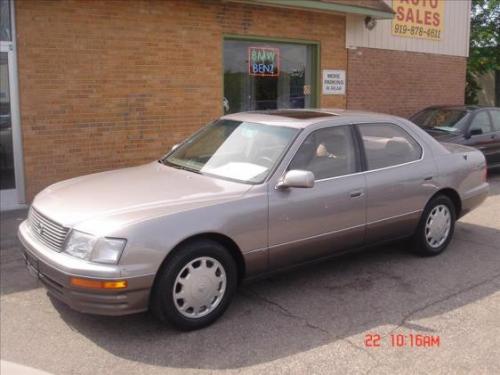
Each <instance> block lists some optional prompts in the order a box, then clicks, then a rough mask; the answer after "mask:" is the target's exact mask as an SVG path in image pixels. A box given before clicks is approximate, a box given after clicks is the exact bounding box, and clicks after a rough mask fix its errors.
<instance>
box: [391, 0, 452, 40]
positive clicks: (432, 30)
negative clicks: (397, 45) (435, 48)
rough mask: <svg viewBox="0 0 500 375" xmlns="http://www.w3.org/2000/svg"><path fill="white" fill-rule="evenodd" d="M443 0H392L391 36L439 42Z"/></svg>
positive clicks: (441, 28) (441, 31)
mask: <svg viewBox="0 0 500 375" xmlns="http://www.w3.org/2000/svg"><path fill="white" fill-rule="evenodd" d="M444 2H445V0H392V9H393V10H394V12H396V15H395V16H394V18H393V20H392V34H393V35H396V36H404V37H408V38H421V39H431V40H441V36H442V33H443V19H444Z"/></svg>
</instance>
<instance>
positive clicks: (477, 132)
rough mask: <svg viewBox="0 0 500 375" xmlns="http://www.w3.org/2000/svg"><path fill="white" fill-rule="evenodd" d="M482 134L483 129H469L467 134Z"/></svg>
mask: <svg viewBox="0 0 500 375" xmlns="http://www.w3.org/2000/svg"><path fill="white" fill-rule="evenodd" d="M481 134H483V129H471V130H470V131H469V136H472V135H481Z"/></svg>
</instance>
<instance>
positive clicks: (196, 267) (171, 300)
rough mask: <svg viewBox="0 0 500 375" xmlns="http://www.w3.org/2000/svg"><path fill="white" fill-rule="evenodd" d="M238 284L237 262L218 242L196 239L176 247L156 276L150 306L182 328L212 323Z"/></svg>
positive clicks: (198, 326) (221, 311) (157, 315)
mask: <svg viewBox="0 0 500 375" xmlns="http://www.w3.org/2000/svg"><path fill="white" fill-rule="evenodd" d="M236 286H237V268H236V263H235V261H234V259H233V257H232V256H231V254H229V252H228V251H227V250H226V249H225V248H224V247H223V246H222V245H221V244H219V243H218V242H215V241H212V240H205V239H203V240H196V241H192V242H189V243H186V244H184V245H182V246H181V247H180V248H178V249H176V252H175V254H174V255H173V256H172V257H171V258H170V259H168V260H167V263H166V264H165V265H164V267H163V268H162V270H161V273H160V274H159V275H158V278H157V281H156V283H155V287H154V289H153V294H152V300H151V309H152V311H153V314H154V315H155V316H156V317H157V318H159V319H160V320H162V321H167V322H169V323H170V324H172V325H173V326H174V327H176V328H178V329H181V330H193V329H198V328H202V327H204V326H207V325H209V324H211V323H213V322H214V321H215V320H216V319H217V318H219V317H220V316H221V315H222V314H223V313H224V311H225V310H226V308H227V307H228V305H229V303H230V301H231V299H232V296H233V294H234V292H235V290H236Z"/></svg>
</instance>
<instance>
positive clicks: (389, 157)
mask: <svg viewBox="0 0 500 375" xmlns="http://www.w3.org/2000/svg"><path fill="white" fill-rule="evenodd" d="M358 128H359V131H360V133H361V138H362V140H363V146H364V149H365V155H366V160H367V163H368V169H369V170H372V169H380V168H385V167H390V166H394V165H399V164H404V163H409V162H411V161H415V160H418V159H420V158H421V157H422V147H420V145H419V144H418V142H417V141H416V140H415V139H413V137H411V136H410V135H409V134H408V133H407V132H406V131H405V130H403V129H402V128H401V127H399V126H397V125H395V124H361V125H358Z"/></svg>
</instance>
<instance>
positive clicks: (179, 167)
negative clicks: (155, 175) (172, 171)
mask: <svg viewBox="0 0 500 375" xmlns="http://www.w3.org/2000/svg"><path fill="white" fill-rule="evenodd" d="M158 162H159V163H161V164H163V165H166V166H168V167H172V168H176V169H181V170H183V171H188V172H193V173H196V174H201V172H200V171H199V170H197V169H194V168H189V167H186V166H184V165H180V164H174V163H171V162H169V161H167V160H158Z"/></svg>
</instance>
